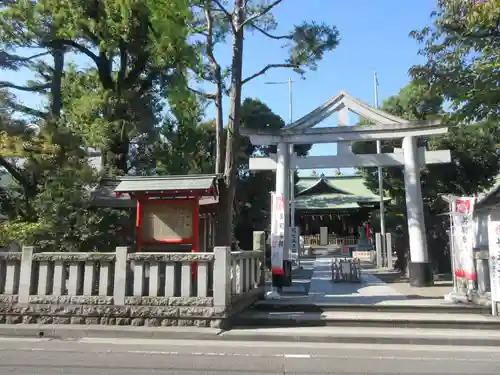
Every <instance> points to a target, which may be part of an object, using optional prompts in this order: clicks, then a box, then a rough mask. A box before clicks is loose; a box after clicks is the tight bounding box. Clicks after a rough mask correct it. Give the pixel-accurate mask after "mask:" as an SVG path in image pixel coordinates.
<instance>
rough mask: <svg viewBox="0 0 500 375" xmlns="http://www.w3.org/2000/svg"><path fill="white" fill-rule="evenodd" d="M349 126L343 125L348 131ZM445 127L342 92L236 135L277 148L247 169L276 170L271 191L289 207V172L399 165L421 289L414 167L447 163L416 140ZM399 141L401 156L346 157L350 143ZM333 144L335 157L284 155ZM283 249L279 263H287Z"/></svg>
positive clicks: (423, 263)
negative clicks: (331, 122)
mask: <svg viewBox="0 0 500 375" xmlns="http://www.w3.org/2000/svg"><path fill="white" fill-rule="evenodd" d="M335 112H338V116H339V126H338V127H320V128H314V126H315V125H317V124H319V123H321V122H322V121H323V120H325V119H327V118H328V117H330V116H331V115H333V114H334V113H335ZM349 112H353V113H355V114H357V115H359V116H360V118H363V119H365V120H369V121H370V122H371V124H370V125H354V126H349ZM348 126H349V127H348ZM447 132H448V128H447V127H446V126H443V125H441V124H440V122H438V121H412V122H410V121H408V120H405V119H402V118H399V117H396V116H393V115H391V114H389V113H387V112H384V111H382V110H379V109H375V108H373V107H372V106H370V105H368V104H366V103H364V102H362V101H360V100H359V99H356V98H354V97H353V96H351V95H349V94H348V93H347V92H345V91H341V92H340V93H339V94H338V95H336V96H334V97H332V98H330V99H329V100H328V101H327V102H326V103H324V104H322V105H321V106H319V107H318V108H316V109H315V110H313V111H312V112H310V113H309V114H307V115H305V116H304V117H302V118H300V119H299V120H297V121H295V122H294V123H292V124H290V125H289V126H287V127H285V128H282V129H279V130H267V129H266V130H251V129H245V128H242V129H241V135H244V136H247V137H249V138H250V141H251V143H252V144H254V145H277V154H276V155H271V156H270V157H254V158H250V169H251V170H276V193H277V194H282V195H283V200H284V201H285V202H286V203H285V204H286V205H287V204H289V197H290V195H289V181H290V178H289V173H290V169H293V170H294V169H320V168H350V167H358V168H359V167H379V166H380V167H382V166H396V165H403V166H404V174H405V181H404V182H405V190H406V210H407V217H408V234H409V241H410V257H411V262H410V265H409V270H410V284H411V285H412V286H417V287H419V286H425V285H430V284H432V282H433V277H432V268H431V264H430V262H429V254H428V250H427V241H426V236H425V222H424V211H423V202H422V191H421V186H420V166H421V165H425V164H440V163H449V162H450V161H451V155H450V151H449V150H439V151H426V150H424V149H417V138H418V137H421V136H430V135H438V134H445V133H447ZM386 139H403V148H402V152H401V151H400V152H394V153H386V154H364V155H355V154H353V153H352V150H351V147H350V142H359V141H375V140H386ZM315 143H337V155H335V156H308V157H304V158H302V157H296V156H295V155H290V151H289V145H290V144H315ZM289 223H290V217H289V210H288V209H287V208H286V207H285V225H284V230H285V233H284V238H285V246H284V248H285V249H289V248H290V246H289V243H288V242H289ZM288 255H289V254H288V251H284V254H283V259H284V260H285V261H288Z"/></svg>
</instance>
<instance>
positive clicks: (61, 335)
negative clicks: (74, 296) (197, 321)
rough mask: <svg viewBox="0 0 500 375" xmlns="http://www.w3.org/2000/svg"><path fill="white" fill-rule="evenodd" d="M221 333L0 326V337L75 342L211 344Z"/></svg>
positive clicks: (198, 329)
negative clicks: (174, 341) (194, 341)
mask: <svg viewBox="0 0 500 375" xmlns="http://www.w3.org/2000/svg"><path fill="white" fill-rule="evenodd" d="M221 332H222V330H220V329H212V328H191V327H189V328H188V327H186V329H184V328H180V327H126V326H124V327H117V326H97V327H96V326H91V325H80V326H66V325H33V326H32V325H8V326H7V325H0V337H19V338H49V339H58V340H78V339H82V338H127V339H135V338H137V339H145V338H148V339H163V340H214V339H216V338H217V337H218V336H219V335H220V333H221Z"/></svg>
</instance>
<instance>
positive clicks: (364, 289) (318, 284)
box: [273, 256, 447, 305]
mask: <svg viewBox="0 0 500 375" xmlns="http://www.w3.org/2000/svg"><path fill="white" fill-rule="evenodd" d="M332 259H333V257H332V256H323V257H318V258H317V259H316V260H314V261H313V260H311V261H306V262H304V261H303V263H302V265H303V268H304V271H306V273H307V271H309V272H311V270H312V271H313V272H312V277H311V278H310V280H307V279H305V278H304V277H302V278H300V279H295V278H294V282H293V286H292V287H291V288H285V289H284V293H283V294H282V296H281V298H280V300H279V301H273V303H276V302H278V303H279V302H280V301H281V302H282V303H286V304H297V305H301V304H307V305H311V304H315V305H316V304H318V305H328V304H353V305H436V304H439V305H441V304H447V302H446V301H445V300H444V295H443V298H442V299H436V298H421V299H415V298H408V296H407V295H406V294H403V293H401V291H399V290H398V289H396V288H395V287H393V286H391V284H386V283H384V282H382V281H381V280H380V279H379V278H377V277H376V276H374V275H373V274H371V273H370V272H369V271H367V270H363V271H362V282H361V283H349V282H339V283H334V282H332V276H331V268H330V267H331V263H332ZM302 276H303V275H302Z"/></svg>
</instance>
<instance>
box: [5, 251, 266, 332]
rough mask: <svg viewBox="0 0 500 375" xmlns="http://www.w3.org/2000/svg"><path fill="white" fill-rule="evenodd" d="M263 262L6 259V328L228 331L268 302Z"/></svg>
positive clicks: (127, 256)
mask: <svg viewBox="0 0 500 375" xmlns="http://www.w3.org/2000/svg"><path fill="white" fill-rule="evenodd" d="M263 264H264V254H263V252H261V251H255V250H254V251H239V252H231V251H230V248H229V247H216V248H215V249H214V252H213V253H130V252H129V248H127V247H117V248H116V251H115V252H112V253H64V252H62V253H39V252H37V251H36V248H34V247H23V248H22V252H17V253H14V252H0V323H10V324H13V323H39V324H50V323H54V324H110V325H136V326H139V325H147V326H172V325H184V326H187V325H192V326H202V327H208V326H212V327H221V325H222V323H224V322H228V321H229V318H230V317H231V316H232V315H233V314H234V313H237V312H239V311H241V310H242V309H244V308H246V307H247V306H249V305H251V304H252V303H253V302H255V301H256V300H257V299H259V298H261V297H262V296H263V294H264V272H263Z"/></svg>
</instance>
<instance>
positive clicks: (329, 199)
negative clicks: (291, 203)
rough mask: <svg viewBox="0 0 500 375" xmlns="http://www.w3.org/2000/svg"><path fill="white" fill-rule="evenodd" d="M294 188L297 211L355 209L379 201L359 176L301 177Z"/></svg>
mask: <svg viewBox="0 0 500 375" xmlns="http://www.w3.org/2000/svg"><path fill="white" fill-rule="evenodd" d="M296 187H297V189H298V192H297V194H296V196H295V207H296V209H298V210H340V209H357V208H360V207H363V206H364V205H375V204H378V203H379V200H380V198H379V196H378V195H376V194H374V193H372V192H371V191H370V190H369V189H368V188H367V187H366V186H365V184H364V180H363V177H361V176H335V177H325V176H321V177H319V178H318V177H301V179H300V180H299V181H298V182H297V184H296ZM384 200H385V201H390V198H385V199H384Z"/></svg>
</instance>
